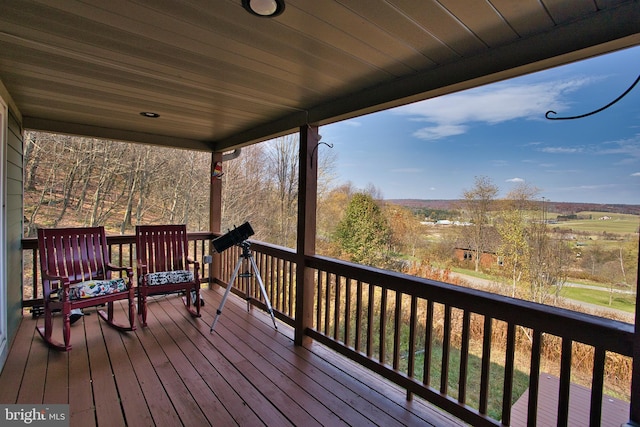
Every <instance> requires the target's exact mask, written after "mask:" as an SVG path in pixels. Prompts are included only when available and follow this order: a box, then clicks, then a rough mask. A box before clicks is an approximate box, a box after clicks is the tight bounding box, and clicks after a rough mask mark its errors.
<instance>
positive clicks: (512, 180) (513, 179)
mask: <svg viewBox="0 0 640 427" xmlns="http://www.w3.org/2000/svg"><path fill="white" fill-rule="evenodd" d="M506 182H524V179H522V178H510V179H508V180H507V181H506Z"/></svg>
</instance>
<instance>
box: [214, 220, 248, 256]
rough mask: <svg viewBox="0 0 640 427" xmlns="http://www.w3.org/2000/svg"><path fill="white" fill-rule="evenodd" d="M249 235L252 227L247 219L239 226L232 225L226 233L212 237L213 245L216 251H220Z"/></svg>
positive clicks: (239, 242) (245, 238)
mask: <svg viewBox="0 0 640 427" xmlns="http://www.w3.org/2000/svg"><path fill="white" fill-rule="evenodd" d="M250 236H253V228H251V224H249V222H248V221H247V222H245V223H244V224H242V225H241V226H240V227H234V228H233V230H229V231H228V232H227V233H226V234H223V235H222V236H220V237H217V238H215V239H213V247H214V248H215V250H216V252H218V253H221V252H224V251H226V250H227V249H229V248H230V247H231V246H234V245H239V244H241V243H242V242H244V241H245V240H247V239H248V238H249V237H250Z"/></svg>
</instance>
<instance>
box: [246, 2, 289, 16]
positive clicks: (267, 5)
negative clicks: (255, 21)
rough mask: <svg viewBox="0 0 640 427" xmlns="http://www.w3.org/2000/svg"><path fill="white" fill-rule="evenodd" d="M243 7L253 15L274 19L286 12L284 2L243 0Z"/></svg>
mask: <svg viewBox="0 0 640 427" xmlns="http://www.w3.org/2000/svg"><path fill="white" fill-rule="evenodd" d="M242 7H244V8H245V9H246V10H247V12H249V13H251V14H252V15H256V16H260V17H263V18H273V17H274V16H278V15H280V14H281V13H282V11H284V0H242Z"/></svg>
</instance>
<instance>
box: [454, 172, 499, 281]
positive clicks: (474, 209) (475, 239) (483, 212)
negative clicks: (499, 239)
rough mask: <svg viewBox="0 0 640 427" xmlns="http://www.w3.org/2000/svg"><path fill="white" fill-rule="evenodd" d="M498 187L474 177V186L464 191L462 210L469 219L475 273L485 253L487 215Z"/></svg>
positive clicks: (487, 180)
mask: <svg viewBox="0 0 640 427" xmlns="http://www.w3.org/2000/svg"><path fill="white" fill-rule="evenodd" d="M497 194H498V187H497V186H496V185H494V184H493V182H492V181H491V179H490V178H488V177H486V176H480V177H476V179H475V185H474V187H473V188H471V189H470V190H464V191H463V193H462V196H463V198H464V200H463V204H464V208H465V210H466V212H467V214H468V215H469V217H470V219H471V223H472V226H471V227H469V229H470V230H471V234H470V236H469V237H470V239H469V241H470V242H471V246H472V247H471V248H470V249H471V250H472V251H473V252H474V254H475V257H474V258H475V259H474V261H475V271H479V270H480V257H481V256H482V254H483V253H484V252H485V247H486V243H487V242H488V240H489V239H487V236H486V234H487V229H488V227H489V226H490V224H491V220H490V218H489V213H490V212H491V209H492V208H493V205H494V202H495V198H496V196H497Z"/></svg>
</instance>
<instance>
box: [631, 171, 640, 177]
mask: <svg viewBox="0 0 640 427" xmlns="http://www.w3.org/2000/svg"><path fill="white" fill-rule="evenodd" d="M631 176H640V172H634V173H632V174H631Z"/></svg>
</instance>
